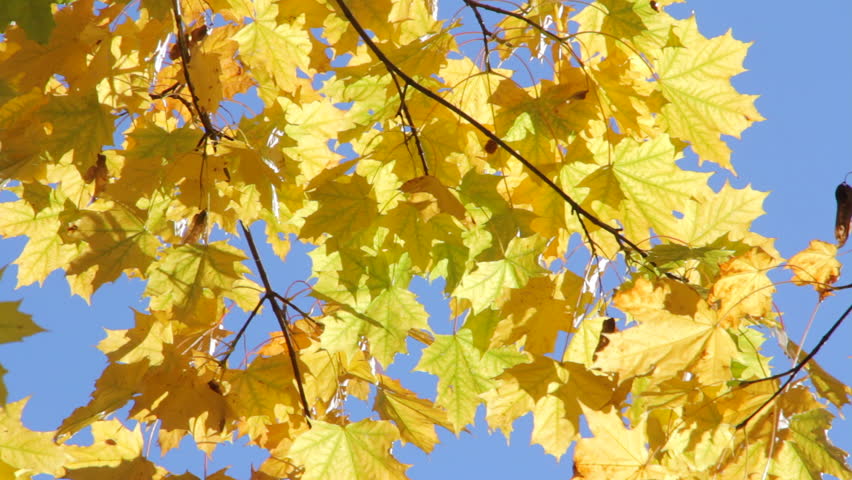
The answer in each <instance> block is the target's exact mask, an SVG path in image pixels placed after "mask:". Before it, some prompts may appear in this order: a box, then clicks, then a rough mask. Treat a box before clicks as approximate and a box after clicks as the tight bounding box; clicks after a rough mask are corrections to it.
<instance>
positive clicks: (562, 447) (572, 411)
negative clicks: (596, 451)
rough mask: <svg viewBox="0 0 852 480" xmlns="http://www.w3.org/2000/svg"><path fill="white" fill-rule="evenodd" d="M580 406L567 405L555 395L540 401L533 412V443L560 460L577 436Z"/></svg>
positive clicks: (574, 404)
mask: <svg viewBox="0 0 852 480" xmlns="http://www.w3.org/2000/svg"><path fill="white" fill-rule="evenodd" d="M579 415H580V406H579V405H578V404H576V403H566V402H564V401H563V400H562V399H560V398H559V397H556V396H555V395H546V396H544V397H542V398H541V399H539V401H538V402H536V404H535V409H534V410H533V420H534V422H533V431H532V439H531V441H532V442H533V443H537V444H539V445H541V446H542V447H544V452H545V453H548V454H550V455H553V456H554V457H556V459H557V460H558V459H559V458H560V457H562V455H563V454H564V453H565V451H566V450H568V447H569V446H570V445H571V443H573V442H574V437H576V435H577V430H578V422H577V418H578V417H579Z"/></svg>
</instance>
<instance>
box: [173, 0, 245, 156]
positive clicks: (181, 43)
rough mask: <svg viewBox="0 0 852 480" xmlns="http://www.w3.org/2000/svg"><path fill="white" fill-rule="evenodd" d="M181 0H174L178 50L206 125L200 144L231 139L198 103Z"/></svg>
mask: <svg viewBox="0 0 852 480" xmlns="http://www.w3.org/2000/svg"><path fill="white" fill-rule="evenodd" d="M179 2H180V0H172V11H173V12H174V17H175V28H177V42H178V50H179V51H180V59H181V62H183V78H184V79H185V80H186V86H187V87H188V88H189V95H190V96H191V97H192V105H193V106H194V107H195V113H196V114H197V115H198V118H199V119H200V120H201V124H202V125H203V126H204V136H203V137H202V138H201V140H200V141H199V142H198V144H199V145H201V144H202V143H203V142H204V140H206V139H207V138H212V139H213V140H216V139H218V138H220V137H225V138H227V139H229V140H231V138H230V137H228V136H227V135H225V134H223V133H222V132H220V131H219V130H218V129H217V128H216V127H214V126H213V122H212V121H211V120H210V114H209V113H207V112H205V111H204V109H202V108H201V106H200V105H198V95H197V94H196V93H195V86H194V85H193V84H192V78H191V76H190V74H189V60H190V59H189V46H188V42H187V40H186V31H185V30H184V29H183V18H182V16H181V14H180V4H179ZM190 113H192V109H190Z"/></svg>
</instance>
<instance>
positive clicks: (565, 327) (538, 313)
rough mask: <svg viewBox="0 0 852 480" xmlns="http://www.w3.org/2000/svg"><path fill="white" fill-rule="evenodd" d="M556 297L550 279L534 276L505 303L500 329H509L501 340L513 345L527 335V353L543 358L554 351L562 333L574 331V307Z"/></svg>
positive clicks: (552, 282) (513, 291)
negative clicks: (572, 320) (572, 313)
mask: <svg viewBox="0 0 852 480" xmlns="http://www.w3.org/2000/svg"><path fill="white" fill-rule="evenodd" d="M556 297H557V291H556V285H555V283H554V281H553V279H552V278H550V277H535V278H532V279H530V281H529V282H528V283H527V284H526V285H525V286H524V287H522V288H517V289H513V290H512V291H511V293H510V295H509V299H508V300H506V302H505V303H504V304H503V313H504V315H505V317H504V319H503V320H502V321H501V325H500V326H498V327H497V328H498V330H500V329H501V328H506V329H510V331H509V332H508V335H507V336H506V337H505V338H501V340H502V341H504V342H506V343H514V342H515V341H516V340H518V339H519V338H521V337H522V336H524V335H526V341H525V342H524V350H526V351H528V352H530V353H536V354H541V355H544V354H546V353H550V352H552V351H553V348H554V345H555V343H556V338H557V336H558V335H559V332H571V331H572V330H573V327H572V325H571V319H572V316H571V315H570V312H571V310H573V308H572V307H571V306H570V303H569V302H568V301H567V300H564V299H559V298H556ZM503 325H505V327H502V326H503Z"/></svg>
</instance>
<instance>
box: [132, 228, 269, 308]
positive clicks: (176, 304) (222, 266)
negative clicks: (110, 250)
mask: <svg viewBox="0 0 852 480" xmlns="http://www.w3.org/2000/svg"><path fill="white" fill-rule="evenodd" d="M243 260H245V257H244V256H243V254H242V251H240V250H238V249H237V248H235V247H233V246H231V245H229V244H228V243H227V242H213V243H210V244H207V245H181V246H178V247H172V248H170V249H168V250H166V251H165V252H163V253H162V256H161V258H160V259H159V260H157V261H156V262H153V263H152V264H151V265H150V267H149V268H148V272H147V274H148V285H147V287H146V288H145V295H146V296H149V297H151V304H150V305H149V308H150V309H151V310H169V309H172V308H176V309H177V311H178V312H181V315H179V317H178V318H180V317H181V316H186V320H184V321H187V322H190V323H192V322H191V320H190V319H192V318H197V316H196V317H192V316H190V314H191V313H194V312H195V310H196V308H197V306H198V304H199V303H201V302H203V301H204V298H205V297H206V296H207V295H208V293H207V292H212V293H213V294H214V295H216V296H218V295H219V294H225V293H226V292H227V295H229V296H230V297H231V298H233V299H234V300H236V301H238V302H239V304H240V305H241V306H242V307H243V308H244V309H245V310H251V309H252V308H254V305H255V304H256V303H257V300H256V292H259V291H260V290H261V289H260V287H259V286H257V285H253V288H252V284H251V283H250V284H249V285H246V287H244V291H248V292H251V290H254V292H252V293H254V295H253V294H252V293H250V294H249V298H247V297H246V296H244V295H242V294H237V295H235V293H236V292H234V289H233V287H234V286H235V284H236V283H237V281H243V277H242V275H243V274H245V273H247V272H248V271H249V270H248V268H247V267H245V266H244V265H242V263H241V262H242V261H243ZM252 296H253V297H254V299H251V298H250V297H252ZM213 320H214V319H208V320H207V323H209V322H212V321H213Z"/></svg>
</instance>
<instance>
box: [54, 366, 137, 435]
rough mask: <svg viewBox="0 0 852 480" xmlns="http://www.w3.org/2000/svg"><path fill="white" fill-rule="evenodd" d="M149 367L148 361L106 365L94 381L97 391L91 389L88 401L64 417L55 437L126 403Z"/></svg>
mask: <svg viewBox="0 0 852 480" xmlns="http://www.w3.org/2000/svg"><path fill="white" fill-rule="evenodd" d="M147 371H148V364H147V362H137V363H131V364H123V363H110V364H109V365H107V367H106V369H104V371H103V373H101V376H100V378H98V380H97V381H96V382H95V391H94V392H92V399H91V400H90V401H89V403H88V405H85V406H83V407H78V408H77V409H75V410H74V411H73V412H72V413H71V415H69V416H68V417H67V418H65V420H63V421H62V424H61V425H60V426H59V429H58V430H57V432H56V437H57V438H58V439H60V440H62V439H65V438H67V437H68V436H70V435H73V434H75V433H76V432H78V431H80V430H82V429H83V428H85V427H86V426H88V425H90V424H91V423H92V422H94V421H96V420H100V419H101V418H103V417H104V416H105V415H108V414H110V413H112V412H114V411H115V410H118V409H119V408H121V407H123V406H124V405H125V404H126V403H127V402H129V401H130V399H131V398H132V397H133V395H134V394H136V393H138V392H139V391H141V389H142V378H143V377H144V376H145V373H146V372H147Z"/></svg>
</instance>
